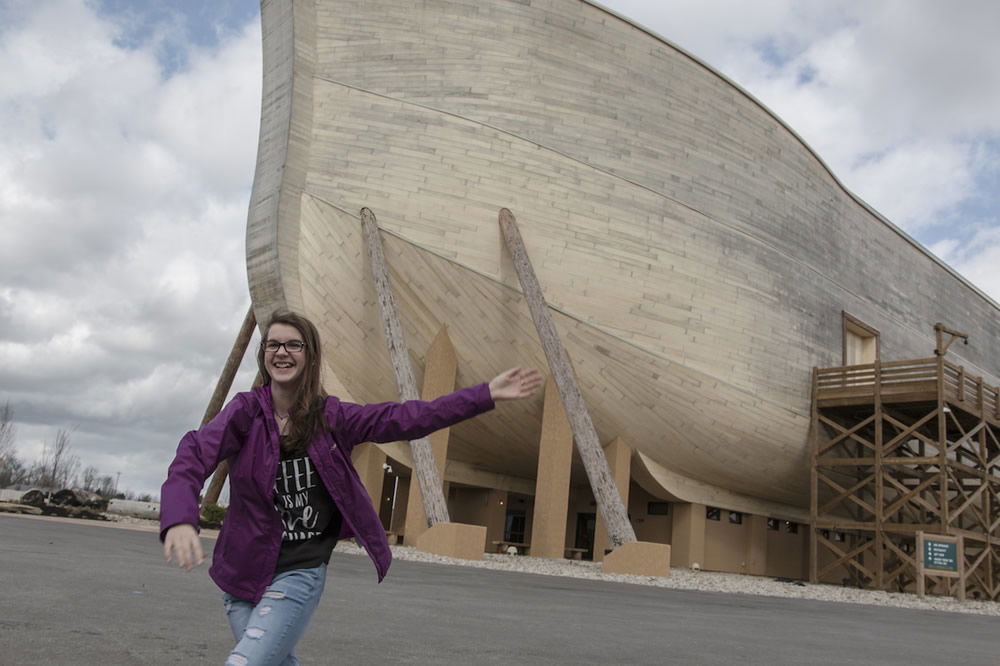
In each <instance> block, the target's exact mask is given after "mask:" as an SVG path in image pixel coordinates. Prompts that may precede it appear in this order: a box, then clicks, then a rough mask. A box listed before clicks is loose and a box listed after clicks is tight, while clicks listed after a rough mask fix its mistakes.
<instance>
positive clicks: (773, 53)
mask: <svg viewBox="0 0 1000 666" xmlns="http://www.w3.org/2000/svg"><path fill="white" fill-rule="evenodd" d="M753 50H754V51H755V52H756V53H757V54H758V55H759V56H760V57H761V59H762V60H763V61H764V62H765V63H767V64H768V65H771V66H772V67H774V68H775V69H781V68H782V67H784V66H785V65H787V64H788V63H789V62H790V61H791V60H792V58H793V57H794V54H792V53H789V52H788V50H787V48H785V47H782V45H781V44H779V43H778V40H777V39H776V38H775V37H774V36H767V37H765V38H764V39H761V40H758V41H756V42H754V44H753Z"/></svg>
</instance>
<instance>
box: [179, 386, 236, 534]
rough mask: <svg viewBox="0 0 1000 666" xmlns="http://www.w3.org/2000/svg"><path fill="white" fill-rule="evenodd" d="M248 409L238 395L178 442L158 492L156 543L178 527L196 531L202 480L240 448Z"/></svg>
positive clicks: (203, 481) (203, 482)
mask: <svg viewBox="0 0 1000 666" xmlns="http://www.w3.org/2000/svg"><path fill="white" fill-rule="evenodd" d="M252 409H253V403H252V401H249V400H247V399H246V396H245V395H244V394H238V395H237V396H236V397H235V398H233V399H232V400H231V401H230V402H229V404H228V405H226V406H225V407H224V408H223V409H222V411H221V412H219V413H218V415H216V417H215V418H214V419H212V420H211V421H209V422H208V423H206V424H205V425H203V426H202V427H201V428H199V429H198V430H192V431H190V432H188V433H187V434H186V435H184V437H183V438H181V441H180V444H178V445H177V454H176V455H175V456H174V461H173V462H172V463H170V467H169V468H168V470H167V480H166V481H164V482H163V486H162V487H161V488H160V541H163V538H164V536H165V535H166V532H167V530H168V529H170V528H171V527H173V526H174V525H177V524H179V523H188V524H191V525H193V526H194V527H195V529H198V517H199V511H198V495H199V494H200V493H201V489H202V487H203V486H204V485H205V479H207V478H208V475H209V474H211V473H212V472H213V471H214V470H215V468H216V467H217V466H218V464H219V462H220V461H222V460H225V459H226V458H228V457H230V456H232V455H233V454H235V453H237V452H238V451H239V450H240V449H241V448H242V446H243V443H244V441H245V439H246V433H247V431H248V429H249V425H250V421H251V418H252V417H251V410H252Z"/></svg>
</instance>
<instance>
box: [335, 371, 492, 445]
mask: <svg viewBox="0 0 1000 666" xmlns="http://www.w3.org/2000/svg"><path fill="white" fill-rule="evenodd" d="M493 407H494V404H493V398H492V397H490V388H489V385H488V384H486V383H483V384H479V385H477V386H470V387H468V388H464V389H460V390H458V391H455V392H454V393H449V394H448V395H443V396H441V397H440V398H437V399H436V400H431V401H429V402H428V401H424V400H408V401H406V402H380V403H373V404H370V405H357V404H354V403H351V402H342V401H341V400H340V399H338V398H335V397H330V398H329V399H327V403H326V418H327V423H328V424H329V425H330V427H331V428H333V431H334V433H335V436H336V438H337V441H338V442H339V443H340V444H341V446H344V447H346V448H347V452H348V453H349V452H350V449H352V448H354V446H355V445H356V444H360V443H361V442H395V441H400V440H410V439H417V438H419V437H424V436H425V435H429V434H430V433H432V432H435V431H436V430H441V429H442V428H447V427H448V426H451V425H454V424H456V423H458V422H460V421H464V420H466V419H468V418H472V417H473V416H476V415H477V414H482V413H483V412H488V411H489V410H491V409H493Z"/></svg>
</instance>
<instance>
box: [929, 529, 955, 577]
mask: <svg viewBox="0 0 1000 666" xmlns="http://www.w3.org/2000/svg"><path fill="white" fill-rule="evenodd" d="M924 569H925V570H930V571H950V572H953V573H958V544H957V543H955V542H954V541H937V540H935V538H934V537H933V536H928V535H925V536H924Z"/></svg>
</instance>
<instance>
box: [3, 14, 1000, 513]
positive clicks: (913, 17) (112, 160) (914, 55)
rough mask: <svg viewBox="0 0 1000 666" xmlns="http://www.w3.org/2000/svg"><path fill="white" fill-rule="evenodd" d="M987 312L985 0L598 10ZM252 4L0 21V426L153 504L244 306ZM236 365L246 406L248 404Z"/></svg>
mask: <svg viewBox="0 0 1000 666" xmlns="http://www.w3.org/2000/svg"><path fill="white" fill-rule="evenodd" d="M604 4H605V5H606V6H608V7H610V8H612V9H614V10H616V11H618V12H619V13H621V14H623V15H625V16H628V17H630V18H632V19H634V20H636V21H638V22H639V23H641V24H643V25H645V26H647V27H648V28H650V29H652V30H653V31H655V32H656V33H658V34H659V35H661V36H663V37H665V38H667V39H669V40H671V41H673V42H674V43H676V44H678V45H679V46H681V47H683V48H685V49H686V50H688V51H689V52H691V53H692V54H694V55H696V56H698V57H699V58H701V59H702V60H704V61H706V62H708V63H709V64H711V65H712V66H714V67H715V68H716V69H718V70H719V71H721V72H723V73H724V74H725V75H726V76H728V77H729V78H730V79H732V80H733V81H735V82H737V83H738V84H739V85H741V86H742V87H743V88H745V89H746V90H748V91H749V92H750V93H751V94H752V95H754V96H755V97H756V98H757V99H759V100H761V101H762V102H763V103H764V104H766V105H767V106H768V107H769V108H771V109H772V110H773V111H774V112H775V113H777V114H778V115H779V116H780V117H781V118H783V119H784V120H785V121H786V122H787V123H788V124H789V125H790V126H791V127H792V128H794V129H795V131H796V132H798V133H799V135H801V136H802V137H803V138H804V139H805V141H806V142H807V143H808V144H809V145H810V146H812V147H813V149H814V150H815V151H816V152H817V153H818V154H819V155H820V156H821V157H822V159H823V160H824V161H825V162H826V163H827V164H828V165H829V166H830V167H831V168H832V170H833V171H834V173H836V174H837V176H838V177H839V178H840V179H841V181H842V182H844V183H845V185H846V186H847V187H848V188H849V189H851V190H852V191H854V192H855V193H857V194H858V195H859V196H860V197H861V198H862V199H864V200H865V201H866V202H868V203H869V204H870V205H871V206H873V207H874V208H875V209H877V210H878V211H880V212H881V213H882V214H883V215H885V216H886V217H887V218H889V219H890V220H891V221H892V222H894V223H895V224H897V225H898V226H900V227H902V228H903V229H904V230H906V231H907V232H908V233H910V234H911V235H912V236H914V237H915V238H916V239H917V240H919V241H920V242H921V243H923V244H924V245H926V246H927V247H929V248H931V249H932V250H933V251H934V252H935V253H936V254H938V256H940V257H941V258H942V259H944V260H945V261H946V262H948V263H949V264H950V265H952V266H953V267H954V268H955V269H956V270H958V271H959V272H961V273H962V274H963V275H965V276H966V277H967V278H969V279H970V280H971V281H972V282H974V283H975V284H976V285H978V286H979V287H980V288H981V289H983V290H984V291H985V292H986V293H988V294H990V295H991V296H992V297H993V298H994V299H997V300H1000V270H997V269H996V268H995V267H996V266H998V265H1000V219H998V211H1000V172H998V169H1000V167H998V164H1000V42H998V41H997V40H996V39H995V37H994V35H993V32H994V31H995V27H996V26H997V25H1000V3H997V2H995V0H958V1H956V2H951V3H944V2H940V1H939V0H866V1H865V2H857V1H848V0H825V1H824V2H809V3H805V2H796V1H794V0H755V1H754V2H745V1H743V0H657V1H654V0H606V1H605V2H604ZM260 72H261V64H260V26H259V11H258V3H257V0H213V1H212V2H204V1H203V0H176V1H174V2H169V3H168V2H149V1H147V0H106V1H85V0H45V1H44V2H38V1H37V0H0V367H2V368H3V370H2V371H0V403H3V402H5V401H9V402H10V404H11V406H12V407H13V408H14V411H15V417H16V421H17V428H18V430H17V446H18V449H19V452H20V453H21V455H22V457H24V458H25V459H27V460H29V461H30V460H32V459H35V458H36V457H37V456H38V455H40V453H41V450H42V445H43V443H44V442H46V441H51V440H52V439H53V437H54V435H55V432H56V430H57V429H58V428H73V429H74V434H73V439H72V442H73V450H74V453H76V455H78V456H79V457H80V459H81V461H82V463H83V464H84V465H94V466H96V467H97V468H98V469H99V470H100V471H101V472H102V473H105V474H112V475H116V474H118V473H120V474H121V478H120V486H119V487H120V488H122V489H125V488H128V489H131V490H133V491H136V492H149V493H153V494H156V493H157V492H158V489H159V484H160V482H161V481H162V478H163V476H164V472H165V470H166V466H167V465H168V463H169V461H170V458H171V457H172V454H173V450H174V448H175V446H176V443H177V440H178V439H179V437H180V435H181V434H183V432H184V431H185V430H187V429H189V428H191V427H193V426H194V425H196V424H197V423H198V422H199V420H200V418H201V415H202V413H203V411H204V409H205V405H206V403H207V401H208V398H209V395H210V394H211V390H212V387H213V386H214V383H215V380H216V378H217V376H218V373H219V370H220V369H221V367H222V364H223V362H224V361H225V358H226V355H227V354H228V350H229V348H230V346H231V345H232V341H233V338H234V336H235V334H236V331H237V330H238V328H239V325H240V322H241V321H242V319H243V315H244V314H245V312H246V309H247V307H248V305H249V297H248V295H247V286H246V271H245V267H244V230H245V224H246V210H247V203H248V200H249V195H250V185H251V180H252V177H253V166H254V159H255V155H256V142H257V128H258V120H259V111H260V76H261V73H260ZM252 375H253V368H252V363H244V370H243V371H242V373H241V376H240V377H238V378H237V382H236V385H237V387H238V388H244V387H246V386H247V385H249V383H250V381H251V380H252Z"/></svg>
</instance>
